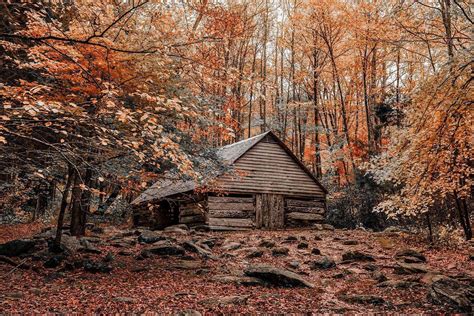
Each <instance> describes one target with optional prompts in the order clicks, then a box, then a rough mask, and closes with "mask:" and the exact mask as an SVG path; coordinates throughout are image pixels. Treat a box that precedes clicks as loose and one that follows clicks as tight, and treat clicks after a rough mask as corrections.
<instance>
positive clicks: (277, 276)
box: [244, 265, 314, 288]
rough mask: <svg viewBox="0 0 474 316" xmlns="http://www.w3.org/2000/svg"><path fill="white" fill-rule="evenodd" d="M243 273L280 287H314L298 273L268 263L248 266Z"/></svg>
mask: <svg viewBox="0 0 474 316" xmlns="http://www.w3.org/2000/svg"><path fill="white" fill-rule="evenodd" d="M244 273H245V275H247V276H250V277H255V278H259V279H261V280H263V281H265V282H267V283H269V284H273V285H276V286H282V287H311V288H312V287H314V285H313V284H311V283H310V282H308V281H306V280H305V279H303V278H302V277H301V276H299V275H298V274H296V273H294V272H291V271H289V270H286V269H281V268H277V267H274V266H270V265H255V266H249V267H248V268H246V269H245V270H244Z"/></svg>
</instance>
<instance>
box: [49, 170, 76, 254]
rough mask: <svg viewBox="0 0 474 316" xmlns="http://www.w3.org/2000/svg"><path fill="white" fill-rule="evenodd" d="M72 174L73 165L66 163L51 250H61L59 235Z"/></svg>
mask: <svg viewBox="0 0 474 316" xmlns="http://www.w3.org/2000/svg"><path fill="white" fill-rule="evenodd" d="M74 174H75V170H74V166H73V165H71V164H68V176H67V180H66V185H65V186H64V191H63V196H62V199H61V207H60V209H59V216H58V223H57V226H56V237H55V238H54V242H53V247H52V251H57V252H59V251H60V250H61V236H62V230H63V223H64V214H65V213H66V208H67V206H68V202H67V200H68V198H69V190H70V189H71V185H72V182H73V178H74Z"/></svg>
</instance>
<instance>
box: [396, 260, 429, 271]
mask: <svg viewBox="0 0 474 316" xmlns="http://www.w3.org/2000/svg"><path fill="white" fill-rule="evenodd" d="M394 272H395V274H418V273H427V272H428V269H427V268H426V266H425V265H423V264H419V263H406V262H397V266H396V267H395V270H394Z"/></svg>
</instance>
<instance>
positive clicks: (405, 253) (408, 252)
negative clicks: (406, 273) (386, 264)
mask: <svg viewBox="0 0 474 316" xmlns="http://www.w3.org/2000/svg"><path fill="white" fill-rule="evenodd" d="M395 259H398V260H402V261H405V262H406V263H422V262H426V257H425V256H424V255H423V254H421V253H419V252H418V251H416V250H413V249H403V250H400V251H398V252H397V253H396V254H395Z"/></svg>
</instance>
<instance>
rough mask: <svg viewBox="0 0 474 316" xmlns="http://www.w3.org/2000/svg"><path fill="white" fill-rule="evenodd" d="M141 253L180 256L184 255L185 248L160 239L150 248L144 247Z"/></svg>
mask: <svg viewBox="0 0 474 316" xmlns="http://www.w3.org/2000/svg"><path fill="white" fill-rule="evenodd" d="M142 253H147V254H154V255H159V256H182V255H184V253H185V250H184V248H183V247H181V246H178V245H175V244H173V243H171V242H169V241H164V240H162V241H158V242H156V243H154V244H153V245H152V246H151V247H150V248H146V249H144V250H143V251H142Z"/></svg>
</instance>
